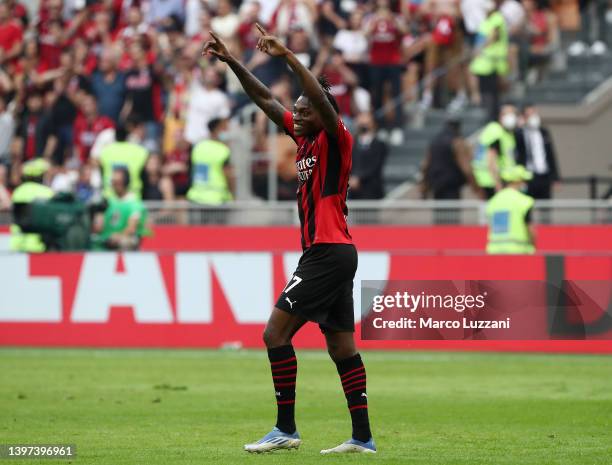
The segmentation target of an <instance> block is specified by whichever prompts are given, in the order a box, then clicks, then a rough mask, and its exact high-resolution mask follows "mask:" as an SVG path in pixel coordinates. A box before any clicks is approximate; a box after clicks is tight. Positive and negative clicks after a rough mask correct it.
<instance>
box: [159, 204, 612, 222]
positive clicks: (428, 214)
mask: <svg viewBox="0 0 612 465" xmlns="http://www.w3.org/2000/svg"><path fill="white" fill-rule="evenodd" d="M348 205H349V215H348V221H349V224H352V225H356V224H364V225H367V224H371V225H431V224H440V225H444V224H459V225H483V224H486V203H485V202H483V201H480V200H393V201H388V200H383V201H365V200H360V201H357V200H355V201H349V204H348ZM147 207H148V209H149V214H150V217H151V219H152V221H153V223H154V224H158V225H164V224H166V225H171V224H185V225H187V224H191V225H240V226H266V225H297V224H299V220H298V212H297V205H296V203H295V202H289V201H284V202H275V203H267V202H264V201H250V202H236V203H231V204H225V205H221V206H202V205H196V204H193V203H189V202H173V203H164V202H148V203H147ZM532 217H533V221H534V222H535V223H538V224H612V202H610V201H607V200H589V199H584V200H546V201H538V202H536V204H535V206H534V209H533V216H532Z"/></svg>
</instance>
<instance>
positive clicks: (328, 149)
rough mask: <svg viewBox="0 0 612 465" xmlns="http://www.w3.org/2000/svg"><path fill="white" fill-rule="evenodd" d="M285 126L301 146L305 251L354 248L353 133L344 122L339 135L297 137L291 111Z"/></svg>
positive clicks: (299, 172)
mask: <svg viewBox="0 0 612 465" xmlns="http://www.w3.org/2000/svg"><path fill="white" fill-rule="evenodd" d="M283 123H284V126H285V131H286V132H287V134H288V135H290V136H291V137H292V138H293V140H294V141H295V143H296V144H297V146H298V151H297V157H296V160H295V165H296V168H297V175H298V189H297V202H298V212H299V216H300V231H301V235H302V249H307V248H308V247H310V246H311V245H313V244H326V243H328V244H329V243H331V244H352V242H353V240H352V238H351V235H350V234H349V231H348V226H347V224H346V217H347V215H348V209H347V207H346V194H347V190H348V179H349V175H350V173H351V164H352V155H351V150H352V147H353V137H352V136H351V133H350V132H349V131H348V129H346V126H345V125H344V123H343V122H342V120H341V119H340V118H338V129H337V131H336V134H335V135H332V134H329V133H327V132H326V131H324V130H322V131H321V132H319V134H317V135H316V136H314V137H299V136H296V135H295V132H294V130H293V114H292V113H291V112H289V111H287V112H285V115H284V118H283Z"/></svg>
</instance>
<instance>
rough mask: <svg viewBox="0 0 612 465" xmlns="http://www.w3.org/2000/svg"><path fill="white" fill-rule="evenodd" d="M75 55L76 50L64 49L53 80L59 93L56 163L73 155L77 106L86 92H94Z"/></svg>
mask: <svg viewBox="0 0 612 465" xmlns="http://www.w3.org/2000/svg"><path fill="white" fill-rule="evenodd" d="M74 55H75V52H72V51H71V50H63V51H62V54H61V55H60V68H59V69H58V71H59V73H58V76H57V77H56V78H55V79H54V81H53V89H54V91H55V93H56V95H57V98H56V100H55V103H54V105H53V122H54V124H55V128H56V133H57V138H58V146H57V149H56V150H55V153H54V159H53V163H54V164H55V165H62V164H63V163H64V162H65V161H66V159H67V158H70V157H71V156H72V153H71V150H72V147H73V126H74V122H75V120H76V117H77V107H79V106H81V105H82V99H83V97H84V96H85V94H88V93H89V94H91V92H92V88H91V83H90V81H89V79H88V78H87V77H86V76H84V75H83V74H82V72H81V71H80V70H78V68H77V65H76V62H75V58H74ZM67 154H68V157H67V156H66V155H67Z"/></svg>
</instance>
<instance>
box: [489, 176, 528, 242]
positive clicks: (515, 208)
mask: <svg viewBox="0 0 612 465" xmlns="http://www.w3.org/2000/svg"><path fill="white" fill-rule="evenodd" d="M531 178H532V174H531V173H530V172H529V171H527V170H526V169H525V168H524V167H523V166H522V165H516V166H514V167H513V168H511V169H509V170H507V171H505V172H504V173H503V174H502V179H503V180H504V181H505V182H506V187H504V188H503V189H502V190H500V191H499V192H498V193H497V194H495V195H494V196H493V197H492V198H491V200H489V202H488V203H487V221H488V223H489V235H488V243H487V253H490V254H532V253H534V251H535V233H534V230H533V226H532V225H531V209H532V208H533V204H534V199H533V197H530V196H528V195H526V194H523V193H522V192H521V189H523V188H524V187H525V181H529V180H530V179H531Z"/></svg>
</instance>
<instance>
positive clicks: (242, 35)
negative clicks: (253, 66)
mask: <svg viewBox="0 0 612 465" xmlns="http://www.w3.org/2000/svg"><path fill="white" fill-rule="evenodd" d="M243 6H244V8H243V12H242V14H243V19H242V21H241V22H240V25H239V26H238V31H237V33H238V41H239V45H240V50H241V51H242V57H243V59H244V60H245V61H248V60H250V59H251V57H252V55H253V52H254V51H255V46H256V45H257V38H258V37H257V34H256V32H255V23H257V22H258V21H260V15H261V3H260V2H259V1H257V0H255V1H249V2H246V3H244V4H243Z"/></svg>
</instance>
